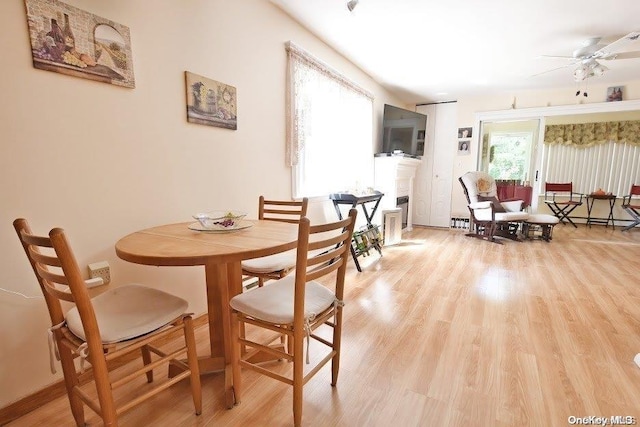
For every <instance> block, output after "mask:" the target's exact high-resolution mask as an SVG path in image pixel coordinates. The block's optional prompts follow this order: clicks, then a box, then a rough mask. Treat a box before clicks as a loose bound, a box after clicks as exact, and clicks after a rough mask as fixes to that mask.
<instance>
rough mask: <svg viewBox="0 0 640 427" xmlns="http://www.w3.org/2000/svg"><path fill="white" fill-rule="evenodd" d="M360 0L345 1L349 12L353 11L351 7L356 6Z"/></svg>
mask: <svg viewBox="0 0 640 427" xmlns="http://www.w3.org/2000/svg"><path fill="white" fill-rule="evenodd" d="M359 1H360V0H349V1H348V2H347V9H349V12H353V9H355V8H356V6H357V5H358V2H359Z"/></svg>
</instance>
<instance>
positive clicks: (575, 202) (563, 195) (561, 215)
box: [544, 182, 583, 228]
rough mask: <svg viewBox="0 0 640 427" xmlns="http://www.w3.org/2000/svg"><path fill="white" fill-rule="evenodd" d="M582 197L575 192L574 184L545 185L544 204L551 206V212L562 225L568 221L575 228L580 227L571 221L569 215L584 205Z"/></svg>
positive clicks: (549, 183) (548, 183) (550, 183)
mask: <svg viewBox="0 0 640 427" xmlns="http://www.w3.org/2000/svg"><path fill="white" fill-rule="evenodd" d="M582 197H583V195H582V194H580V193H575V192H574V191H573V183H572V182H563V183H552V182H546V183H545V184H544V202H545V203H546V204H547V206H549V209H551V212H553V214H554V215H555V216H556V217H557V218H558V219H559V220H560V222H561V223H563V224H565V220H566V221H567V222H569V223H570V224H571V225H573V226H574V227H575V228H578V226H577V225H576V224H575V223H574V222H573V221H572V220H571V218H570V217H569V214H571V212H573V211H574V210H575V209H576V208H577V207H578V206H581V205H582Z"/></svg>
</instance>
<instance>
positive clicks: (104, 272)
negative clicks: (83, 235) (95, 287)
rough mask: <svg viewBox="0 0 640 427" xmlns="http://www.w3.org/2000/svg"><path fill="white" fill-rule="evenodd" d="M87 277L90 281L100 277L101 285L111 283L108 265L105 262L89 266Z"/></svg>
mask: <svg viewBox="0 0 640 427" xmlns="http://www.w3.org/2000/svg"><path fill="white" fill-rule="evenodd" d="M89 277H90V278H91V279H94V278H96V277H101V278H102V284H103V285H107V284H109V282H110V281H111V270H110V269H109V263H108V262H107V261H100V262H94V263H93V264H89Z"/></svg>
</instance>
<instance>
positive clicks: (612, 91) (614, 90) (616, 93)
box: [607, 86, 622, 102]
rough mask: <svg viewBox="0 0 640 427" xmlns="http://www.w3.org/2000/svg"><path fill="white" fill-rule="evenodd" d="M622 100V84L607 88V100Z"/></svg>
mask: <svg viewBox="0 0 640 427" xmlns="http://www.w3.org/2000/svg"><path fill="white" fill-rule="evenodd" d="M612 101H622V86H613V87H610V88H608V89H607V102H612Z"/></svg>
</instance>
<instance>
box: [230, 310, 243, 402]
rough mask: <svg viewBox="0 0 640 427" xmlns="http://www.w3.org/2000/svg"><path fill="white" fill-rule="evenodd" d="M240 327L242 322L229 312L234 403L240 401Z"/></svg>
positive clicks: (235, 314) (241, 327)
mask: <svg viewBox="0 0 640 427" xmlns="http://www.w3.org/2000/svg"><path fill="white" fill-rule="evenodd" d="M241 329H242V330H243V331H244V322H242V325H240V321H239V318H238V314H237V313H231V346H230V347H231V372H232V377H233V394H234V399H235V404H236V405H239V404H240V403H241V402H242V375H241V372H240V358H241V357H242V348H241V347H242V346H241V344H240V337H241V335H240V330H241ZM242 336H244V335H242Z"/></svg>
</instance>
